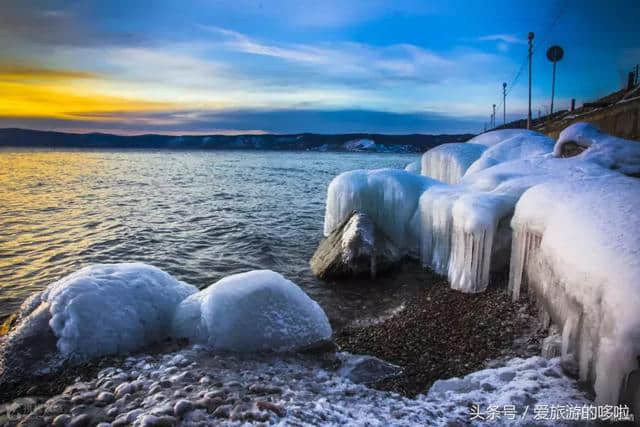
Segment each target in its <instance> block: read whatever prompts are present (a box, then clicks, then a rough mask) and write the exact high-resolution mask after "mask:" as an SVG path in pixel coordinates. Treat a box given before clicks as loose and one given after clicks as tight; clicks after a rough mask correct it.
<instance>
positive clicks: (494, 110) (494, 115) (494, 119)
mask: <svg viewBox="0 0 640 427" xmlns="http://www.w3.org/2000/svg"><path fill="white" fill-rule="evenodd" d="M492 117H493V128H494V129H495V127H496V104H493V116H492Z"/></svg>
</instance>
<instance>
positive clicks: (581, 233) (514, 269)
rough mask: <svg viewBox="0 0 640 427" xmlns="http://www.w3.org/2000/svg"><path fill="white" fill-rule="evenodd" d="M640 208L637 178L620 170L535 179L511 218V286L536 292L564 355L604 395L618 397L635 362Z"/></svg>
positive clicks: (610, 399) (605, 399) (639, 335)
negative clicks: (601, 174) (573, 177)
mask: <svg viewBox="0 0 640 427" xmlns="http://www.w3.org/2000/svg"><path fill="white" fill-rule="evenodd" d="M578 157H580V156H578ZM559 201H561V203H559ZM638 212H640V183H639V182H638V179H635V178H629V177H624V176H623V175H619V174H618V175H610V176H607V177H604V178H585V179H581V180H559V181H553V182H549V183H546V184H541V185H538V186H535V187H533V188H531V189H530V190H528V191H527V192H526V193H524V195H523V196H522V198H521V199H520V201H519V202H518V204H517V206H516V210H515V215H514V217H513V220H512V227H513V229H514V241H513V248H512V254H511V273H510V283H509V287H510V290H511V292H512V293H513V295H514V297H516V298H517V297H518V296H519V295H521V294H524V293H528V294H529V295H530V296H532V297H534V299H535V300H536V301H537V302H538V303H539V304H540V306H541V307H542V308H543V309H544V311H545V312H546V314H547V315H548V316H549V317H550V320H551V321H552V322H553V323H554V324H556V325H558V326H559V327H560V329H561V334H562V356H563V358H565V359H571V358H572V359H575V361H576V362H577V366H578V369H579V374H580V379H581V380H583V381H590V382H592V383H593V384H594V389H595V392H596V395H597V400H598V402H600V403H612V404H613V403H617V401H618V399H619V393H620V391H621V390H624V385H625V381H626V378H627V376H628V375H629V374H630V373H632V372H633V371H635V370H637V369H638V359H637V357H638V356H639V355H640V314H639V312H638V309H637V308H638V306H640V240H639V239H638V235H639V233H640V215H639V214H638Z"/></svg>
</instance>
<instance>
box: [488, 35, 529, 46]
mask: <svg viewBox="0 0 640 427" xmlns="http://www.w3.org/2000/svg"><path fill="white" fill-rule="evenodd" d="M478 40H479V41H492V42H503V43H509V44H527V41H526V40H525V39H523V38H520V37H518V36H515V35H513V34H490V35H487V36H481V37H478Z"/></svg>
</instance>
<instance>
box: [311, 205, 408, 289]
mask: <svg viewBox="0 0 640 427" xmlns="http://www.w3.org/2000/svg"><path fill="white" fill-rule="evenodd" d="M401 257H402V256H401V253H400V250H399V249H398V248H397V247H396V246H395V245H394V244H393V243H392V242H391V240H389V239H388V238H387V237H386V236H385V235H384V234H382V232H380V231H379V230H377V229H376V228H375V225H374V224H373V222H372V221H371V219H370V218H369V216H368V215H366V214H363V213H359V212H357V211H353V212H351V215H349V216H348V217H347V218H346V219H345V220H344V221H343V222H342V223H341V224H340V225H339V226H338V227H337V228H336V229H335V230H334V231H333V232H332V233H331V234H330V235H329V236H328V237H327V238H326V239H325V240H323V241H322V242H321V243H320V246H318V249H316V252H315V253H314V254H313V257H312V258H311V262H310V264H311V271H312V272H313V274H315V275H316V276H318V277H319V278H321V279H324V280H327V279H333V278H341V277H371V278H374V277H376V275H377V274H378V273H381V272H383V271H385V270H389V269H391V268H392V267H394V266H395V265H397V263H398V261H400V259H401Z"/></svg>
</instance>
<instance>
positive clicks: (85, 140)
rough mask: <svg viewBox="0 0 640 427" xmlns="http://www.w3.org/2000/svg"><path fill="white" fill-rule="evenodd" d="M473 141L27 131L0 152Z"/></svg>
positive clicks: (388, 147)
mask: <svg viewBox="0 0 640 427" xmlns="http://www.w3.org/2000/svg"><path fill="white" fill-rule="evenodd" d="M472 136H473V135H471V134H461V135H421V134H413V135H380V134H364V133H353V134H340V135H320V134H313V133H302V134H295V135H271V134H266V135H232V136H229V135H202V136H171V135H138V136H122V135H111V134H104V133H89V134H73V133H62V132H49V131H37V130H29V129H0V147H43V148H135V149H173V150H175V149H178V150H179V149H185V150H218V149H226V150H294V151H369V152H391V153H421V152H424V151H426V150H428V149H430V148H433V147H435V146H437V145H440V144H444V143H447V142H456V141H467V140H468V139H469V138H471V137H472Z"/></svg>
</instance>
